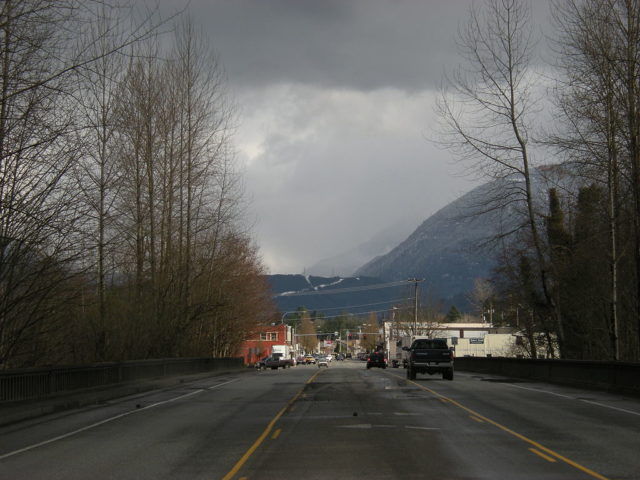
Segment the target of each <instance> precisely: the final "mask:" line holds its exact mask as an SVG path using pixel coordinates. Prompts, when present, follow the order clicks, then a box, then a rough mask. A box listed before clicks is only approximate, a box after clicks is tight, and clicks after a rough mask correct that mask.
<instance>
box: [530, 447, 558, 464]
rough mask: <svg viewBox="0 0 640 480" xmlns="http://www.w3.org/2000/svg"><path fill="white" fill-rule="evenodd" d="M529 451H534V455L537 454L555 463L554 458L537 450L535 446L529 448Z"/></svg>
mask: <svg viewBox="0 0 640 480" xmlns="http://www.w3.org/2000/svg"><path fill="white" fill-rule="evenodd" d="M529 451H530V452H532V453H535V454H536V455H538V456H539V457H541V458H544V459H545V460H546V461H547V462H551V463H555V461H556V459H555V458H553V457H550V456H549V455H545V454H544V453H542V452H539V451H538V450H536V449H535V448H530V449H529Z"/></svg>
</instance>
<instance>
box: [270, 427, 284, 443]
mask: <svg viewBox="0 0 640 480" xmlns="http://www.w3.org/2000/svg"><path fill="white" fill-rule="evenodd" d="M281 432H282V429H281V428H279V429H277V430H276V431H275V432H273V435H271V439H272V440H277V439H278V437H279V436H280V433H281Z"/></svg>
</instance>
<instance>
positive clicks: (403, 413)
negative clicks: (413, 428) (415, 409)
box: [393, 412, 422, 417]
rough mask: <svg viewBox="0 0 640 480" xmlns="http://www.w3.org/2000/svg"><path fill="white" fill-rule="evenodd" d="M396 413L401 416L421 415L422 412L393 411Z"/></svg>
mask: <svg viewBox="0 0 640 480" xmlns="http://www.w3.org/2000/svg"><path fill="white" fill-rule="evenodd" d="M393 414H394V415H398V416H399V417H419V416H421V415H422V413H410V412H393Z"/></svg>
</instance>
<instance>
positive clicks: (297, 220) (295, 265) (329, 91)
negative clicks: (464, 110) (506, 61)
mask: <svg viewBox="0 0 640 480" xmlns="http://www.w3.org/2000/svg"><path fill="white" fill-rule="evenodd" d="M165 1H167V2H168V1H169V0H165ZM469 4H470V0H192V1H191V2H190V7H189V9H190V12H191V15H192V18H193V19H194V20H195V21H196V23H199V24H201V25H202V26H203V28H204V29H205V31H206V32H207V35H208V37H209V40H210V41H211V43H212V45H213V48H214V50H215V51H216V52H217V54H218V56H219V58H220V61H221V63H222V64H223V66H224V69H225V71H226V74H227V78H228V87H229V91H230V93H231V95H232V97H233V98H234V100H235V102H236V103H237V105H238V122H239V128H238V130H237V133H236V135H235V146H236V149H237V151H238V160H239V162H240V164H241V165H242V166H243V168H244V171H245V184H246V193H247V196H248V199H249V201H250V208H249V216H250V220H251V221H253V222H254V227H253V233H254V236H255V239H256V242H257V243H258V245H259V246H260V249H261V253H262V256H263V259H264V261H265V264H266V265H267V267H268V269H269V271H270V273H301V272H302V271H303V269H304V268H305V267H309V266H311V265H313V264H314V263H315V262H317V261H318V260H320V259H322V258H326V257H330V256H334V255H336V254H339V253H342V252H344V251H346V250H348V249H350V248H352V247H353V246H355V245H358V244H360V243H362V242H364V241H366V240H368V239H369V238H370V237H372V236H373V235H375V234H376V233H377V232H378V231H381V230H383V229H385V228H387V227H388V226H389V225H392V224H394V223H396V221H397V220H398V219H399V218H402V217H407V218H410V219H412V220H414V221H415V225H416V227H417V226H418V225H419V224H420V223H421V222H422V221H423V220H425V219H426V218H427V217H428V216H429V215H431V214H433V213H434V212H436V211H437V210H438V209H439V208H441V207H443V206H444V205H446V204H447V203H449V202H450V201H452V200H454V199H455V198H457V197H459V196H460V195H461V194H463V193H465V192H466V191H468V190H469V189H470V188H472V186H473V184H472V183H471V181H470V179H468V178H464V177H462V176H461V175H457V174H458V173H460V166H456V165H454V164H453V162H452V159H451V156H450V155H449V154H448V152H446V151H442V150H440V149H438V148H437V147H435V146H434V145H433V144H431V143H430V142H429V141H428V140H427V137H429V136H432V135H433V132H432V128H433V123H434V121H435V118H434V113H433V103H434V99H435V97H436V95H437V91H438V88H439V86H440V84H441V81H442V74H443V72H444V70H445V68H450V67H451V66H453V65H455V63H457V62H458V58H457V57H456V47H455V34H456V31H457V29H458V26H459V24H461V23H462V22H464V21H465V19H466V16H467V11H468V7H469ZM171 5H178V3H177V2H174V1H172V2H171Z"/></svg>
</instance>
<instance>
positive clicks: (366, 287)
mask: <svg viewBox="0 0 640 480" xmlns="http://www.w3.org/2000/svg"><path fill="white" fill-rule="evenodd" d="M401 285H404V286H406V285H408V283H407V281H406V280H402V281H399V282H390V283H377V284H374V285H362V286H360V287H348V288H334V289H331V290H313V291H310V292H295V293H279V294H277V295H274V297H302V296H309V295H340V294H343V293H351V292H361V291H365V290H378V289H381V288H392V287H398V286H401Z"/></svg>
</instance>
